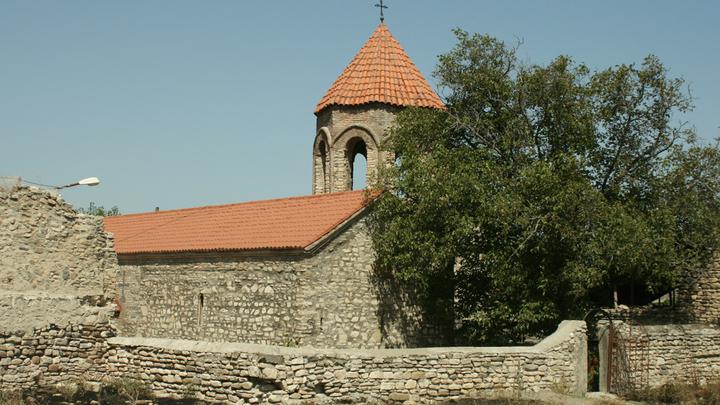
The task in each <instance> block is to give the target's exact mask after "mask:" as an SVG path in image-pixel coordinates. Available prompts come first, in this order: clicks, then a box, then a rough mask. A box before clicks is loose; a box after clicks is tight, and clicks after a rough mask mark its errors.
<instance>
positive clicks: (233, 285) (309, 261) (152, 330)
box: [119, 219, 452, 348]
mask: <svg viewBox="0 0 720 405" xmlns="http://www.w3.org/2000/svg"><path fill="white" fill-rule="evenodd" d="M121 260H122V263H123V266H122V273H123V276H121V282H120V294H121V300H120V303H121V306H122V311H121V314H122V315H121V319H120V323H119V325H120V328H121V330H122V333H123V335H130V336H147V337H167V338H184V339H199V340H210V341H234V342H247V343H259V344H276V345H290V346H294V345H312V346H316V347H333V348H350V347H354V348H376V347H403V346H419V345H442V344H443V343H446V342H447V339H448V338H447V335H449V334H450V330H451V329H452V325H451V323H450V322H445V323H444V324H442V325H439V326H438V325H437V323H432V322H430V321H425V320H424V318H423V316H422V311H420V310H419V308H418V306H417V305H415V304H413V303H411V302H410V301H411V298H412V297H411V295H408V294H404V293H403V292H402V290H401V289H399V288H396V289H390V288H388V282H389V281H388V280H385V279H382V278H378V277H376V276H375V274H374V271H373V270H374V269H373V263H374V261H375V254H374V251H373V249H372V242H371V240H370V237H369V235H368V232H367V229H366V225H365V222H364V220H362V219H360V220H359V221H358V222H356V223H355V224H353V225H352V226H351V227H349V229H347V230H346V231H344V232H342V233H341V234H340V235H339V236H337V237H336V238H335V239H334V240H332V241H331V242H330V243H329V244H328V245H327V246H325V247H323V248H321V249H320V251H318V252H317V253H316V254H314V255H311V256H300V257H299V256H287V257H283V256H278V255H276V256H268V257H254V258H253V257H242V256H240V257H230V256H228V255H227V254H203V255H199V256H198V255H194V256H182V255H176V256H173V255H160V256H158V257H155V258H152V257H147V256H145V257H133V258H130V257H127V258H121ZM133 262H142V263H145V264H141V265H133V264H132V263H133ZM148 263H153V264H148ZM123 277H124V281H123Z"/></svg>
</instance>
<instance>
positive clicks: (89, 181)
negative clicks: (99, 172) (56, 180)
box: [55, 177, 100, 190]
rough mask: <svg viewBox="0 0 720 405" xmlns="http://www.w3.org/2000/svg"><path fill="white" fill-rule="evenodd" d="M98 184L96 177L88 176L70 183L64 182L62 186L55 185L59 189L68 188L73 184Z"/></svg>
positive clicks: (73, 185)
mask: <svg viewBox="0 0 720 405" xmlns="http://www.w3.org/2000/svg"><path fill="white" fill-rule="evenodd" d="M98 184H100V180H99V179H98V178H97V177H88V178H87V179H82V180H79V181H77V182H75V183H72V184H66V185H64V186H59V187H55V189H56V190H60V189H63V188H70V187H75V186H91V187H92V186H97V185H98Z"/></svg>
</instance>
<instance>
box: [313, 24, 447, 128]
mask: <svg viewBox="0 0 720 405" xmlns="http://www.w3.org/2000/svg"><path fill="white" fill-rule="evenodd" d="M372 102H378V103H385V104H391V105H397V106H403V107H407V106H415V107H430V108H440V109H442V108H445V105H444V104H443V102H442V101H441V100H440V97H438V95H437V94H436V93H435V92H434V91H433V89H432V88H431V87H430V85H429V84H428V82H427V81H426V80H425V78H424V77H423V75H422V73H420V71H419V70H418V68H417V66H415V64H414V63H413V61H412V60H410V57H408V55H407V53H405V51H404V50H403V48H402V46H400V43H398V41H397V40H396V39H395V37H393V35H392V34H391V33H390V30H388V28H387V26H386V25H385V24H384V23H381V24H380V25H379V26H378V27H377V29H376V30H375V32H374V33H373V34H372V36H370V39H368V41H367V42H366V43H365V45H364V46H363V47H362V49H360V52H358V54H357V55H355V58H354V59H353V60H352V62H350V64H349V65H348V66H347V67H346V68H345V71H343V72H342V74H341V75H340V77H338V78H337V80H335V83H333V85H332V86H331V87H330V90H328V92H327V94H325V97H323V98H322V100H320V102H319V103H318V105H317V107H316V108H315V113H316V114H317V113H319V112H320V111H322V110H323V109H324V108H325V107H327V106H330V105H333V104H337V105H361V104H367V103H372Z"/></svg>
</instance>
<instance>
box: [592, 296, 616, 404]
mask: <svg viewBox="0 0 720 405" xmlns="http://www.w3.org/2000/svg"><path fill="white" fill-rule="evenodd" d="M584 320H585V323H586V324H587V342H588V350H587V353H588V361H587V364H588V370H587V373H588V375H587V377H588V378H587V381H588V387H587V390H588V392H598V391H599V392H611V383H612V370H613V367H612V366H613V364H612V361H613V346H614V344H616V340H617V339H616V333H615V328H614V326H613V320H612V316H610V314H609V313H608V312H607V311H605V310H604V309H602V308H596V309H593V310H590V311H589V312H588V313H587V314H586V315H585V318H584Z"/></svg>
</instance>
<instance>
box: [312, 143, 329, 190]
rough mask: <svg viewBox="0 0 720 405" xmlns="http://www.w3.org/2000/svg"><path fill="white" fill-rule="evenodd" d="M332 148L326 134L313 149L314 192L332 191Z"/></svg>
mask: <svg viewBox="0 0 720 405" xmlns="http://www.w3.org/2000/svg"><path fill="white" fill-rule="evenodd" d="M329 152H330V149H329V147H328V143H327V140H326V138H325V136H324V135H322V136H320V137H319V138H318V140H317V141H316V143H315V148H314V150H313V177H314V179H313V180H314V185H313V194H323V193H329V192H330V167H329V165H330V163H329V159H328V155H329Z"/></svg>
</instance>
